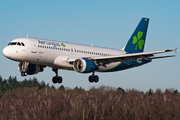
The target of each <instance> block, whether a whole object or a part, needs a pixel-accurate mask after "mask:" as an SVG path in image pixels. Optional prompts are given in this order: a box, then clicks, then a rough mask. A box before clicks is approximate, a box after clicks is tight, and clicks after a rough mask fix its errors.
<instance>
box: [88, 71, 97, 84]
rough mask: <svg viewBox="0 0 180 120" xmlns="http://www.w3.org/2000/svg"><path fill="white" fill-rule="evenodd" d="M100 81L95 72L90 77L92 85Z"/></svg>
mask: <svg viewBox="0 0 180 120" xmlns="http://www.w3.org/2000/svg"><path fill="white" fill-rule="evenodd" d="M98 81H99V77H98V76H97V75H94V72H93V74H92V75H90V76H89V82H90V83H92V82H95V83H97V82H98Z"/></svg>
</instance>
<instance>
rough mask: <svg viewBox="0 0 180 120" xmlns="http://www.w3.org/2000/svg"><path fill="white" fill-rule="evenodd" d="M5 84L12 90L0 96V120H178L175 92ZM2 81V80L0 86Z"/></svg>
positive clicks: (179, 105) (178, 103)
mask: <svg viewBox="0 0 180 120" xmlns="http://www.w3.org/2000/svg"><path fill="white" fill-rule="evenodd" d="M9 79H16V78H15V77H9ZM9 79H8V80H9ZM34 79H35V78H34ZM8 80H6V85H8V86H9V87H10V86H11V87H10V88H11V89H10V88H9V91H8V90H7V91H6V92H4V93H3V92H2V93H3V94H2V95H1V97H0V119H2V120H7V119H12V120H16V119H17V120H24V119H40V120H49V119H51V120H59V119H60V120H69V119H73V120H122V119H126V120H132V119H133V120H139V119H140V120H142V119H145V120H151V119H153V120H156V119H160V120H164V119H180V114H179V111H180V93H179V92H178V91H177V90H174V89H166V90H165V91H162V90H160V89H157V90H156V91H153V90H152V89H150V90H149V91H147V92H145V93H144V92H142V91H138V90H135V89H132V90H126V91H125V90H123V89H122V88H120V87H119V88H118V89H117V88H112V87H108V86H100V87H99V88H94V87H93V88H91V89H89V90H87V91H86V90H84V89H83V88H78V87H75V88H74V89H68V88H64V86H61V87H59V88H54V87H53V86H51V87H49V85H47V84H45V83H44V82H40V83H39V82H38V81H37V79H35V80H34V81H37V82H38V84H36V86H34V85H35V84H34V83H33V85H32V83H31V82H32V81H33V79H32V80H31V79H30V80H26V81H27V83H28V82H29V81H31V82H30V83H31V84H29V86H28V85H27V83H26V85H25V84H22V82H23V81H21V82H19V81H17V80H14V81H17V83H18V85H16V84H12V81H11V82H9V81H8ZM4 81H5V80H2V78H1V83H0V84H2V82H4ZM42 83H43V84H42ZM13 85H14V87H13ZM23 85H24V86H23ZM17 86H18V87H17ZM1 87H2V86H1ZM1 90H3V89H2V88H1Z"/></svg>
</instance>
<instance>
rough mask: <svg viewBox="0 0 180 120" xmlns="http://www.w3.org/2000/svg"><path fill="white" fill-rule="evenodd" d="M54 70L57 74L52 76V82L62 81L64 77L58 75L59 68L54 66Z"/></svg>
mask: <svg viewBox="0 0 180 120" xmlns="http://www.w3.org/2000/svg"><path fill="white" fill-rule="evenodd" d="M52 71H54V72H55V73H56V76H54V77H53V78H52V82H53V83H62V81H63V79H62V77H61V76H58V69H54V68H53V69H52Z"/></svg>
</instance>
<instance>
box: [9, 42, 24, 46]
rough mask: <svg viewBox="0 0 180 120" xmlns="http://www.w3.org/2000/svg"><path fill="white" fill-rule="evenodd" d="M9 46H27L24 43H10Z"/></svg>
mask: <svg viewBox="0 0 180 120" xmlns="http://www.w3.org/2000/svg"><path fill="white" fill-rule="evenodd" d="M8 45H19V46H25V45H24V43H23V42H10V43H9V44H8Z"/></svg>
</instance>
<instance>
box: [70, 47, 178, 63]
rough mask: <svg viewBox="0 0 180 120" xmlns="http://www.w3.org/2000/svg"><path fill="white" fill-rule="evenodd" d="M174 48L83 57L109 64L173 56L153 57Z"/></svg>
mask: <svg viewBox="0 0 180 120" xmlns="http://www.w3.org/2000/svg"><path fill="white" fill-rule="evenodd" d="M176 50H177V48H175V49H166V50H161V51H153V52H142V53H132V54H123V55H115V56H95V57H87V58H85V59H87V60H93V61H96V62H98V63H101V64H109V63H112V62H123V63H125V61H126V60H132V59H140V60H143V59H144V60H148V59H158V58H165V57H174V56H175V55H170V56H160V57H154V54H158V53H165V52H171V51H174V52H175V53H176ZM76 59H77V58H76ZM76 59H75V58H70V59H68V60H67V61H68V62H73V61H75V60H76Z"/></svg>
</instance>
